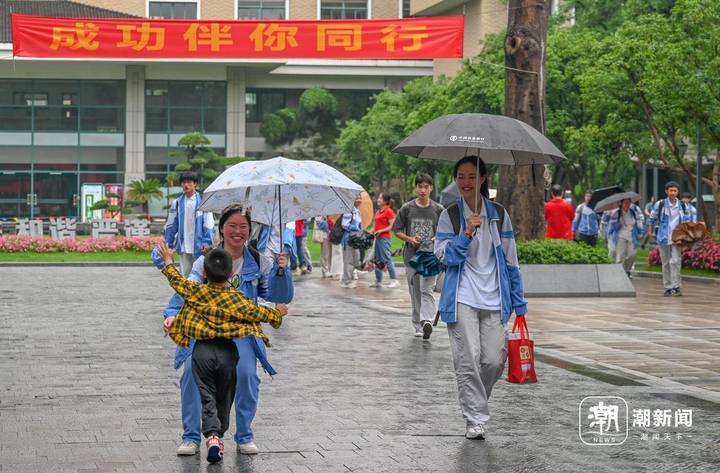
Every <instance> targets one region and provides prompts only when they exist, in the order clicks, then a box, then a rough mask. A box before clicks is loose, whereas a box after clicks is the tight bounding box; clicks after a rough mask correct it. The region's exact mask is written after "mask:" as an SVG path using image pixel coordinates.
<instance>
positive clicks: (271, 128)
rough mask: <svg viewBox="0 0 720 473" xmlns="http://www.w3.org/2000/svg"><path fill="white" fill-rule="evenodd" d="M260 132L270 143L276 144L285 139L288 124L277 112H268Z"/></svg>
mask: <svg viewBox="0 0 720 473" xmlns="http://www.w3.org/2000/svg"><path fill="white" fill-rule="evenodd" d="M260 133H261V134H262V135H263V136H264V137H265V141H267V142H268V143H269V144H270V145H272V146H276V145H279V144H280V143H282V142H283V141H285V136H286V135H287V126H285V121H284V120H283V119H282V118H281V117H279V116H278V115H277V114H275V113H268V114H266V115H265V116H264V117H263V121H262V123H261V124H260Z"/></svg>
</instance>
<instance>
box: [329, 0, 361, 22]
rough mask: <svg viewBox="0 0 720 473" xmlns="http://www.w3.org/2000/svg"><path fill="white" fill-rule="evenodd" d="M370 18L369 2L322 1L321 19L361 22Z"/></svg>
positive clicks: (354, 0)
mask: <svg viewBox="0 0 720 473" xmlns="http://www.w3.org/2000/svg"><path fill="white" fill-rule="evenodd" d="M365 18H368V2H367V0H321V1H320V19H322V20H360V19H365Z"/></svg>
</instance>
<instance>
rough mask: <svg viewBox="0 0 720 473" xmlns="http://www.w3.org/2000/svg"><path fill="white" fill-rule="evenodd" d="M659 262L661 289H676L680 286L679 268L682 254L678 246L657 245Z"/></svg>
mask: <svg viewBox="0 0 720 473" xmlns="http://www.w3.org/2000/svg"><path fill="white" fill-rule="evenodd" d="M658 248H660V261H662V274H663V287H664V288H665V289H676V288H680V286H681V285H682V279H681V276H680V266H681V265H682V253H681V252H680V247H679V246H678V245H659V246H658Z"/></svg>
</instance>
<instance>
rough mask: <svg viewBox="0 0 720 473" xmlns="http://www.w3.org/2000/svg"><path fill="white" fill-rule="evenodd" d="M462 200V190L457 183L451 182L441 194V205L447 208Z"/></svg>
mask: <svg viewBox="0 0 720 473" xmlns="http://www.w3.org/2000/svg"><path fill="white" fill-rule="evenodd" d="M459 198H460V189H458V187H457V184H455V182H451V183H450V184H449V185H448V186H447V187H446V188H445V189H443V190H442V192H440V205H442V206H443V207H447V206H448V205H450V204H452V203H453V202H455V201H456V200H458V199H459Z"/></svg>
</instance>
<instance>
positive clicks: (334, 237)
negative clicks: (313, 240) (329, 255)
mask: <svg viewBox="0 0 720 473" xmlns="http://www.w3.org/2000/svg"><path fill="white" fill-rule="evenodd" d="M344 234H345V229H344V228H343V227H342V215H341V216H340V217H338V219H337V220H336V221H335V225H333V227H332V230H330V233H329V234H328V240H329V241H330V243H332V244H333V245H339V244H340V243H342V237H343V235H344Z"/></svg>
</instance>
